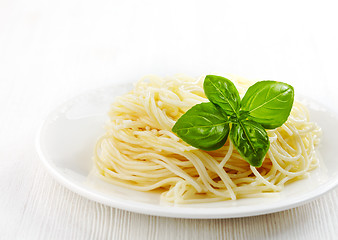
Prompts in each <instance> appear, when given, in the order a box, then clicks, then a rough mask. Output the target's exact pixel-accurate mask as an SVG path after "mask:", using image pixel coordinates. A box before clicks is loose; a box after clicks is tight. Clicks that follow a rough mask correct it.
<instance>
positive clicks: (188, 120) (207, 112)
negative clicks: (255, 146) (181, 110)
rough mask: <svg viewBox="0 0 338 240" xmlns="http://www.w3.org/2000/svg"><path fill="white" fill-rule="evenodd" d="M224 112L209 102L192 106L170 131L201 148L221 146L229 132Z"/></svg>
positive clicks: (207, 148)
mask: <svg viewBox="0 0 338 240" xmlns="http://www.w3.org/2000/svg"><path fill="white" fill-rule="evenodd" d="M227 121H228V119H227V117H226V116H225V114H224V113H223V112H222V111H221V110H220V109H219V107H217V106H215V105H214V104H213V103H211V102H207V103H200V104H197V105H195V106H193V107H192V108H191V109H189V110H188V111H187V112H186V113H185V114H183V115H182V116H181V117H180V118H179V119H178V120H177V122H176V124H175V125H174V127H173V128H172V131H173V132H174V133H176V134H177V135H178V136H179V137H180V138H181V139H182V140H183V141H185V142H186V143H188V144H190V145H192V146H194V147H196V148H199V149H202V150H207V151H211V150H216V149H218V148H221V147H222V146H223V145H224V144H225V142H226V140H227V138H228V134H229V124H228V122H227Z"/></svg>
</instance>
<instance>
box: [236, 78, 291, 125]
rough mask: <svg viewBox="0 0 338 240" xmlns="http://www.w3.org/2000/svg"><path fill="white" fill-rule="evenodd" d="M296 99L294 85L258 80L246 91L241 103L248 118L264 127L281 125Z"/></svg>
mask: <svg viewBox="0 0 338 240" xmlns="http://www.w3.org/2000/svg"><path fill="white" fill-rule="evenodd" d="M293 100H294V90H293V87H292V86H290V85H288V84H286V83H282V82H276V81H261V82H257V83H255V84H254V85H252V86H251V87H249V89H248V90H247V92H246V93H245V95H244V97H243V99H242V102H241V105H242V108H241V109H242V110H244V111H248V112H249V116H248V118H250V119H252V120H254V121H256V122H258V123H260V124H261V125H262V126H263V127H264V128H267V129H274V128H277V127H280V126H281V125H282V124H283V123H284V122H285V121H286V120H287V119H288V117H289V115H290V112H291V108H292V104H293Z"/></svg>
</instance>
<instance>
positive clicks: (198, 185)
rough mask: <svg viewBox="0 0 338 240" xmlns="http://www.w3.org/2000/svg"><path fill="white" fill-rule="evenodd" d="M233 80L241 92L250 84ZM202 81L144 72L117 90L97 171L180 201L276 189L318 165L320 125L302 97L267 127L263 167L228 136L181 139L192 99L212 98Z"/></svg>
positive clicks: (242, 195)
mask: <svg viewBox="0 0 338 240" xmlns="http://www.w3.org/2000/svg"><path fill="white" fill-rule="evenodd" d="M229 79H231V80H232V81H233V82H234V83H235V85H236V87H237V89H238V91H239V93H240V95H241V96H243V95H244V93H245V91H246V89H247V88H248V87H249V86H250V85H251V83H252V82H249V81H247V80H245V79H242V78H238V77H234V76H232V77H229ZM203 80H204V78H203V77H201V78H198V79H195V78H191V77H187V76H182V75H177V76H174V77H170V78H161V77H157V76H147V77H145V78H143V79H142V80H140V81H139V82H137V83H136V85H135V87H134V89H133V90H132V91H130V92H129V93H127V94H125V95H122V96H120V97H118V98H117V99H116V101H115V102H114V103H113V104H112V106H111V109H110V111H109V121H108V122H107V124H106V134H105V135H104V136H102V137H101V138H100V139H99V141H98V142H97V145H96V147H95V155H94V161H95V166H96V169H97V172H98V174H99V175H100V176H102V177H103V178H104V179H105V180H106V181H108V182H111V183H113V184H116V185H120V186H123V187H127V188H130V189H134V190H138V191H151V190H155V189H156V190H161V191H162V193H161V198H162V200H164V201H167V202H172V203H176V204H182V203H201V202H214V201H224V200H230V199H232V200H235V199H239V198H251V197H267V196H273V195H274V194H275V193H276V192H280V191H281V190H282V189H283V188H284V185H285V184H286V183H289V182H292V181H295V180H298V179H301V178H304V177H305V176H307V174H308V172H309V171H310V170H312V169H314V168H316V167H317V166H318V164H319V163H318V160H317V158H316V152H315V147H316V146H317V145H318V144H319V141H320V133H321V131H320V128H319V127H318V126H317V125H316V124H315V123H313V122H311V121H310V120H309V114H308V111H307V109H306V107H305V106H304V105H302V104H301V103H300V102H297V101H295V102H294V105H293V108H292V111H291V114H290V116H289V118H288V120H287V121H286V122H285V123H284V124H283V125H282V126H281V127H279V128H277V129H273V130H267V132H268V136H269V140H270V148H269V150H268V153H267V154H266V156H265V159H264V161H263V165H262V166H261V167H259V168H255V167H252V166H250V164H249V163H247V162H246V161H245V160H244V159H243V158H242V157H241V156H240V155H239V153H238V152H237V151H236V149H235V148H234V146H233V144H232V142H231V141H230V140H229V139H228V140H227V142H226V144H225V145H224V146H223V147H222V148H220V149H218V150H215V151H203V150H200V149H197V148H195V147H192V146H190V145H188V144H187V143H185V142H184V141H182V140H181V139H180V138H179V137H177V136H176V135H175V134H174V133H173V132H172V131H171V129H172V127H173V125H174V124H175V122H176V121H177V119H178V118H179V117H180V116H182V114H184V113H185V112H186V111H187V110H189V109H190V108H191V107H192V106H194V105H195V104H198V103H201V102H207V101H208V99H207V98H206V97H205V95H204V91H203Z"/></svg>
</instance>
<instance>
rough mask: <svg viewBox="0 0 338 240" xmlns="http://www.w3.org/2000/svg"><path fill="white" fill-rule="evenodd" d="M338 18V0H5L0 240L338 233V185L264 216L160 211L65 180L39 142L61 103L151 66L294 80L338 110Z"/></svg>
mask: <svg viewBox="0 0 338 240" xmlns="http://www.w3.org/2000/svg"><path fill="white" fill-rule="evenodd" d="M337 21H338V16H337V14H336V7H335V4H334V1H320V2H319V1H316V2H311V1H310V2H309V1H290V2H289V1H278V2H277V1H244V2H243V1H192V0H191V1H150V0H145V1H105V0H99V1H88V0H86V1H84V0H82V1H81V0H71V1H69V0H60V1H42V0H31V1H24V0H15V1H12V0H0V112H1V113H0V239H338V189H335V190H333V191H331V192H329V193H327V194H325V195H324V196H322V197H320V198H319V199H317V200H315V201H313V202H311V203H308V204H305V205H304V206H301V207H298V208H295V209H291V210H288V211H283V212H279V213H274V214H269V215H263V216H257V217H248V218H239V219H224V220H185V219H171V218H164V217H152V216H146V215H141V214H136V213H130V212H126V211H122V210H118V209H114V208H111V207H107V206H105V205H102V204H99V203H96V202H92V201H90V200H87V199H86V198H83V197H81V196H78V195H77V194H75V193H73V192H71V191H69V190H68V189H66V188H64V187H62V186H61V185H60V184H59V183H57V182H56V181H55V180H53V179H52V178H51V177H50V176H49V174H48V173H47V172H46V170H45V168H44V167H43V166H42V164H41V163H40V160H39V159H38V156H37V154H36V151H35V145H34V139H35V135H36V132H37V129H38V127H39V125H40V123H41V121H42V120H43V118H44V116H46V114H47V113H48V112H49V111H50V110H51V109H52V108H54V107H55V106H57V105H58V104H60V103H61V102H63V101H65V100H67V99H69V98H70V97H72V96H74V95H76V94H79V93H82V92H83V91H85V90H88V89H92V88H97V87H101V86H105V85H109V84H111V83H113V82H114V81H135V80H137V79H138V78H139V77H141V76H142V75H144V74H149V73H155V74H160V75H171V74H173V73H187V74H193V75H195V76H197V75H199V74H205V73H219V74H221V73H224V72H230V73H234V74H239V75H243V76H248V77H253V78H261V79H276V80H282V81H287V82H290V83H291V84H293V85H294V87H295V89H296V91H298V92H300V93H303V94H305V95H307V96H311V97H312V98H315V99H317V100H318V101H319V102H322V103H323V104H325V105H326V106H328V107H329V108H331V109H332V110H334V111H336V112H338V110H337V107H336V106H338V96H337V94H336V91H337V89H338V84H337V79H338V78H337V76H338V74H337V63H338V57H337V56H338V47H337V46H338V44H337V42H338V31H337V26H336V22H337ZM337 164H338V159H337Z"/></svg>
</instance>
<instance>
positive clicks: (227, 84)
mask: <svg viewBox="0 0 338 240" xmlns="http://www.w3.org/2000/svg"><path fill="white" fill-rule="evenodd" d="M203 88H204V93H205V95H206V96H207V98H208V99H209V100H210V102H212V103H214V104H216V105H218V106H220V107H221V108H222V109H223V110H224V111H225V112H226V113H227V114H228V115H231V114H234V113H235V114H237V113H238V111H239V108H240V101H241V99H240V97H239V93H238V91H237V89H236V87H235V85H234V84H233V83H232V82H231V81H230V80H229V79H227V78H224V77H220V76H215V75H207V76H206V77H205V79H204V83H203Z"/></svg>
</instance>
